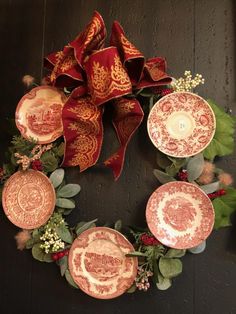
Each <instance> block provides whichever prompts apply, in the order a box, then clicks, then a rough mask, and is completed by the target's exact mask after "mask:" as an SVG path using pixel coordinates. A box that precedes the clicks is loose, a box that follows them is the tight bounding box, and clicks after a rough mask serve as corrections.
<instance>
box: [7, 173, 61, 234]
mask: <svg viewBox="0 0 236 314" xmlns="http://www.w3.org/2000/svg"><path fill="white" fill-rule="evenodd" d="M55 202H56V196H55V190H54V187H53V185H52V184H51V182H50V180H49V179H48V177H47V176H45V175H44V174H43V173H42V172H39V171H35V170H27V171H17V172H16V173H14V174H13V175H12V176H11V177H10V178H9V179H8V180H7V182H6V183H5V185H4V188H3V193H2V206H3V209H4V212H5V214H6V216H7V217H8V219H9V220H10V221H11V222H12V223H13V224H14V225H16V226H17V227H20V228H22V229H35V228H38V227H40V226H42V225H43V224H45V223H46V222H47V220H48V219H49V218H50V216H51V215H52V213H53V211H54V207H55Z"/></svg>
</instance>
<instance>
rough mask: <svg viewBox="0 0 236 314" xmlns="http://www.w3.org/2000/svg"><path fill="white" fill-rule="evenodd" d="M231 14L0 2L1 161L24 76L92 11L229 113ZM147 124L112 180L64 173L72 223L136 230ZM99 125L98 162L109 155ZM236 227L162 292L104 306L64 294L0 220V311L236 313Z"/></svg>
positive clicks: (229, 166)
mask: <svg viewBox="0 0 236 314" xmlns="http://www.w3.org/2000/svg"><path fill="white" fill-rule="evenodd" d="M235 6H236V4H235V1H233V0H232V1H230V0H223V1H221V0H205V1H204V0H172V1H171V0H165V1H161V0H146V1H138V0H133V1H131V0H114V1H105V0H97V1H96V0H90V1H89V0H87V1H85V0H84V1H82V0H81V1H80V0H64V1H63V0H41V1H40V0H14V1H13V0H12V1H10V0H9V1H7V0H0V48H1V49H0V62H1V63H0V64H1V72H0V82H1V84H0V90H1V105H0V118H1V120H0V121H1V122H0V130H1V132H0V148H1V156H2V155H3V152H4V150H5V149H6V147H7V145H8V143H7V140H8V139H7V136H6V124H5V122H4V121H5V120H4V118H5V117H10V116H14V111H15V107H16V105H17V103H18V101H19V99H20V98H21V97H22V96H23V94H24V92H25V90H24V86H23V85H22V83H21V78H22V76H23V75H24V74H31V75H33V76H35V77H36V78H37V79H38V80H40V78H41V76H42V73H43V69H42V58H43V56H44V55H47V54H48V53H49V52H51V51H56V50H59V49H61V48H62V47H63V46H64V44H65V43H67V42H69V41H71V39H73V38H74V37H75V36H76V35H77V33H78V32H80V31H81V30H82V29H83V27H84V26H85V25H86V24H87V23H88V22H89V20H90V18H91V15H92V13H93V11H94V10H95V9H96V10H98V11H99V12H100V13H101V14H102V16H103V18H104V20H105V23H106V25H107V29H108V32H110V27H111V24H112V21H113V20H114V19H117V20H118V21H120V23H121V24H122V25H123V27H124V29H125V31H126V35H127V37H128V38H129V39H130V41H131V42H133V43H134V44H135V45H136V46H137V47H138V48H139V49H140V50H141V51H142V52H143V53H144V55H145V56H146V57H152V56H165V57H166V58H167V61H168V69H169V73H170V74H171V75H173V76H175V77H179V76H181V75H182V74H183V72H184V71H185V70H187V69H189V70H192V71H193V72H195V73H201V74H202V75H203V77H204V78H205V79H206V83H205V86H204V87H201V88H199V93H200V95H202V96H204V97H209V98H213V99H215V101H216V102H218V103H219V104H221V105H222V106H223V107H226V108H231V109H232V110H233V113H236V103H235V100H236V95H235V91H236V89H235V73H236V66H235V31H236V28H235V16H236V15H235V13H236V10H235ZM145 123H146V119H145V120H144V123H143V124H142V126H141V127H140V128H139V130H138V131H137V132H136V134H135V136H134V138H133V139H132V141H131V143H130V144H129V146H128V150H127V156H126V161H125V166H124V171H123V174H122V176H121V178H120V180H119V181H118V182H116V183H115V182H114V181H113V178H112V176H111V174H110V173H109V172H107V171H105V170H103V169H102V168H100V167H99V166H98V167H96V168H94V169H91V170H89V171H87V172H86V173H83V174H79V171H78V170H77V169H71V170H68V171H67V177H68V178H69V180H70V182H76V183H79V184H81V186H82V191H81V193H80V195H79V197H78V200H77V206H78V208H77V210H75V213H74V214H73V217H72V221H74V222H76V221H77V220H79V219H83V220H91V219H94V218H96V217H97V218H99V221H100V223H104V222H106V221H113V222H114V221H115V220H117V219H119V218H121V219H122V220H123V221H124V222H125V223H126V224H131V223H133V224H137V225H143V224H144V212H145V205H146V202H147V200H148V197H149V196H150V194H151V193H152V192H153V190H154V189H155V188H157V186H158V182H157V180H156V179H155V178H154V176H153V174H152V169H153V168H155V166H156V165H155V148H154V147H153V146H152V145H151V143H150V141H149V139H148V137H147V132H146V125H145ZM105 125H106V135H105V142H104V146H105V148H104V149H103V152H102V156H103V157H104V158H105V157H107V156H109V154H110V153H111V152H113V151H114V150H115V148H116V147H117V144H116V142H115V141H114V138H113V137H114V134H113V132H112V131H111V129H110V127H109V123H107V122H106V121H105ZM235 165H236V157H235V154H234V155H233V156H231V157H229V158H225V159H224V160H223V161H221V166H222V167H224V168H225V170H228V171H231V172H233V174H234V177H235V179H236V170H235ZM235 229H236V224H235V226H234V227H233V228H226V229H224V230H220V231H218V232H213V234H212V235H211V236H210V238H209V240H208V242H207V250H206V251H205V252H204V253H203V254H202V255H198V256H193V255H187V256H186V257H184V260H183V262H184V270H183V274H182V275H181V276H180V277H179V278H177V279H176V280H174V284H173V286H172V288H171V289H170V290H168V291H163V292H162V291H158V290H155V289H153V290H150V291H148V292H147V293H135V294H133V295H123V296H122V297H120V298H118V299H114V300H110V301H102V300H96V299H93V298H91V297H89V296H87V295H85V294H83V293H82V292H80V291H77V290H74V289H72V288H70V287H69V286H68V285H67V283H66V281H65V280H64V279H61V278H60V274H59V269H58V268H57V267H56V266H55V265H53V264H43V263H39V262H37V261H35V260H34V259H33V258H32V257H31V254H30V251H23V252H20V251H18V250H16V247H15V241H14V235H15V233H16V232H17V228H16V227H14V226H13V225H12V224H11V223H10V222H9V221H8V220H7V219H6V218H5V216H4V214H3V213H2V212H1V214H0V313H1V314H14V313H18V314H29V313H32V314H39V313H46V314H48V313H50V314H61V313H62V314H64V313H66V314H72V313H82V314H84V313H85V314H86V313H117V314H118V313H124V314H126V313H137V314H138V313H144V312H146V313H147V312H149V313H150V314H151V313H166V314H168V313H176V314H178V313H179V314H188V313H197V314H205V313H208V314H210V313H217V314H218V313H219V314H221V313H222V314H223V313H224V314H229V313H236V295H235V292H236V230H235Z"/></svg>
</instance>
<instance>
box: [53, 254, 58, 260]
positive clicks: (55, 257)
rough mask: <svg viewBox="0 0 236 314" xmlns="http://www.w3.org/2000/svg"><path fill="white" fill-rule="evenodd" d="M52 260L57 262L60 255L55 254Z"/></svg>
mask: <svg viewBox="0 0 236 314" xmlns="http://www.w3.org/2000/svg"><path fill="white" fill-rule="evenodd" d="M52 259H53V260H54V261H57V260H58V254H57V253H53V254H52Z"/></svg>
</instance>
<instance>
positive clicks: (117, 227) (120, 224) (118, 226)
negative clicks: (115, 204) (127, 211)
mask: <svg viewBox="0 0 236 314" xmlns="http://www.w3.org/2000/svg"><path fill="white" fill-rule="evenodd" d="M114 228H115V230H116V231H119V232H120V231H121V229H122V221H121V219H119V220H117V221H116V222H115V225H114Z"/></svg>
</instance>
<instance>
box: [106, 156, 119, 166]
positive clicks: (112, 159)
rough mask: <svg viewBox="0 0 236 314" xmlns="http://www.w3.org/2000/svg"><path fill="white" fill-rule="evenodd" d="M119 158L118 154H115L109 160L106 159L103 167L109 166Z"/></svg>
mask: <svg viewBox="0 0 236 314" xmlns="http://www.w3.org/2000/svg"><path fill="white" fill-rule="evenodd" d="M119 158H120V155H119V154H118V153H115V154H114V155H112V156H111V157H110V158H109V159H107V160H106V161H104V165H105V166H109V165H111V164H112V163H113V161H114V160H117V159H119Z"/></svg>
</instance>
